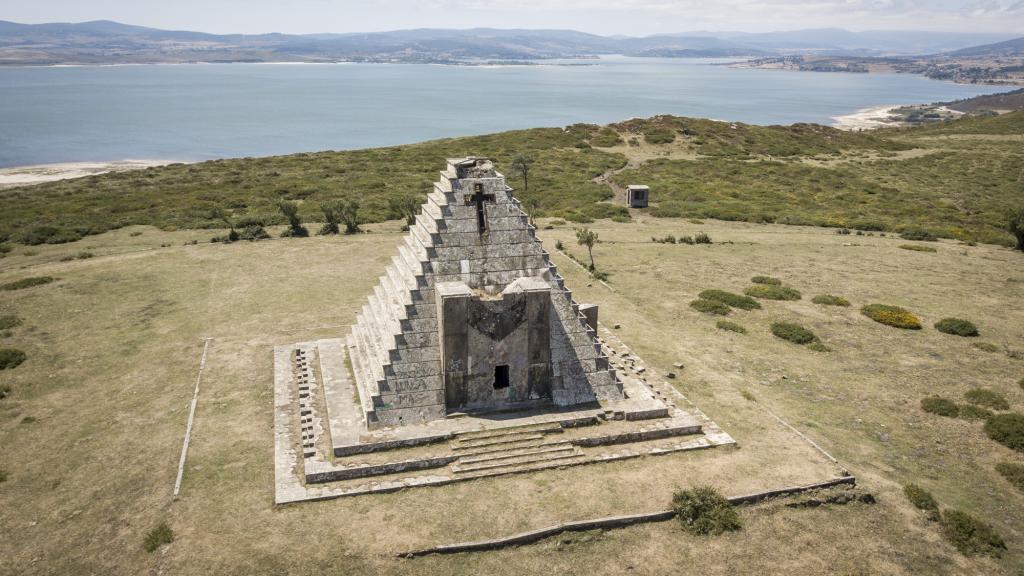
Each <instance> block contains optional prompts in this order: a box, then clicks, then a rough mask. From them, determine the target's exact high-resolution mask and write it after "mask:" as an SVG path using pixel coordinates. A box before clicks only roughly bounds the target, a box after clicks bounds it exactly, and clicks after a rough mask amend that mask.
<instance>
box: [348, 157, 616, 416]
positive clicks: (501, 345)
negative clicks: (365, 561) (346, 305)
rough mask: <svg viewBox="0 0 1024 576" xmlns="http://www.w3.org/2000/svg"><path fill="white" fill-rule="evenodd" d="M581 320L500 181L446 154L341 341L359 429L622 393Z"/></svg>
mask: <svg viewBox="0 0 1024 576" xmlns="http://www.w3.org/2000/svg"><path fill="white" fill-rule="evenodd" d="M588 317H589V318H590V319H591V320H590V324H588V321H587V319H586V318H585V317H584V315H583V314H582V313H581V311H580V306H579V305H578V304H577V303H576V302H574V301H573V299H572V293H571V292H570V291H568V290H567V289H566V288H565V284H564V282H563V280H562V277H561V276H559V275H558V271H557V268H556V267H555V266H554V265H553V264H551V261H550V258H549V255H548V253H547V252H545V251H544V248H543V246H542V245H541V243H540V241H539V240H538V239H537V236H536V233H535V229H534V228H533V227H532V226H531V225H530V224H529V218H528V217H527V215H526V214H525V213H524V212H523V210H522V208H521V207H520V204H519V201H518V200H516V199H515V198H514V197H513V196H512V189H511V188H509V187H508V186H507V185H506V184H505V178H504V176H502V175H501V174H500V173H498V172H496V171H495V169H494V166H493V164H492V163H491V162H490V161H489V160H487V159H486V158H477V157H469V158H460V159H451V160H449V161H448V166H447V169H446V170H444V171H443V172H441V178H440V180H439V181H438V182H437V183H435V184H434V190H433V192H431V193H430V195H429V196H428V198H427V202H426V203H425V204H424V205H423V208H422V210H421V212H420V214H419V215H418V216H417V218H416V223H415V224H414V225H413V226H412V227H411V229H410V233H409V235H408V236H407V237H406V238H405V240H404V242H403V243H402V244H401V245H400V246H399V249H398V254H397V255H395V256H394V257H393V258H392V262H391V264H390V265H389V266H388V268H387V270H386V273H385V274H384V275H383V276H381V278H380V283H379V284H378V285H377V286H376V287H375V288H374V291H373V293H372V294H371V295H370V297H369V300H368V302H367V303H366V304H365V305H364V306H363V309H362V313H361V314H360V315H359V316H358V319H357V322H356V324H355V325H354V326H353V328H352V333H351V334H350V336H349V338H348V344H347V345H348V349H349V358H350V359H351V364H352V370H353V374H354V376H355V381H356V387H357V390H358V393H359V403H360V405H361V409H362V413H363V416H364V419H365V424H366V427H367V428H368V429H371V430H372V429H376V428H379V427H393V426H401V425H406V424H419V423H424V422H430V421H433V420H440V419H444V418H446V417H448V416H449V415H452V414H456V413H481V412H491V411H504V410H517V409H531V408H541V407H544V406H553V407H558V408H561V407H570V406H578V405H594V404H596V403H597V402H598V401H600V400H621V399H623V391H622V384H621V382H620V381H619V380H618V378H617V377H616V374H615V372H614V370H612V369H611V367H610V365H609V362H608V358H607V356H606V355H605V354H604V352H603V350H602V347H601V345H600V343H599V342H598V341H597V340H596V337H595V329H596V328H597V326H596V309H594V310H593V311H592V312H591V313H590V314H588Z"/></svg>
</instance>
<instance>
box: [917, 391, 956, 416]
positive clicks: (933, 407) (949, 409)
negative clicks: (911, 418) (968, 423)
mask: <svg viewBox="0 0 1024 576" xmlns="http://www.w3.org/2000/svg"><path fill="white" fill-rule="evenodd" d="M921 409H922V410H924V411H925V412H928V413H930V414H938V415H939V416H947V417H949V418H956V417H957V416H958V415H959V414H960V408H959V407H958V406H957V405H956V403H955V402H953V401H952V400H950V399H948V398H943V397H942V396H929V397H927V398H922V399H921Z"/></svg>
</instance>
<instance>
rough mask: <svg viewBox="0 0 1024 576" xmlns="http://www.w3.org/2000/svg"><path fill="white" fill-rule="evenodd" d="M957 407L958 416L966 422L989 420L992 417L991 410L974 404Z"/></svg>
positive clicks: (958, 405)
mask: <svg viewBox="0 0 1024 576" xmlns="http://www.w3.org/2000/svg"><path fill="white" fill-rule="evenodd" d="M956 407H957V410H959V414H958V415H959V416H960V417H961V418H963V419H964V420H988V419H989V418H991V417H992V411H991V410H989V409H987V408H981V407H980V406H975V405H974V404H957V406H956Z"/></svg>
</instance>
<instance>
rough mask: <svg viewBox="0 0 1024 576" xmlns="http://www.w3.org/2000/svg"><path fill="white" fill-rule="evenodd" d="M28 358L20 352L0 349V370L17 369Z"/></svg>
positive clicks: (11, 349)
mask: <svg viewBox="0 0 1024 576" xmlns="http://www.w3.org/2000/svg"><path fill="white" fill-rule="evenodd" d="M26 358H28V356H26V355H25V353H24V352H22V351H21V350H15V349H13V348H0V370H10V369H12V368H17V367H18V366H19V365H20V364H21V363H22V362H24V361H25V359H26Z"/></svg>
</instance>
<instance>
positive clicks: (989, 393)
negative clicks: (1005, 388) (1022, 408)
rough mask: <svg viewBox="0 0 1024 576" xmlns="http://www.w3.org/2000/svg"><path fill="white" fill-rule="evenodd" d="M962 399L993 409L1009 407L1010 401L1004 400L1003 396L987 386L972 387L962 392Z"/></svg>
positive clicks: (1006, 408)
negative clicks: (964, 392)
mask: <svg viewBox="0 0 1024 576" xmlns="http://www.w3.org/2000/svg"><path fill="white" fill-rule="evenodd" d="M964 400H967V401H968V402H970V403H971V404H974V405H976V406H985V407H986V408H992V409H993V410H1009V409H1010V403H1009V402H1007V401H1006V397H1005V396H1003V395H1002V394H1000V393H999V392H996V391H995V390H989V389H988V388H972V389H970V390H968V391H967V393H966V394H964Z"/></svg>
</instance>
